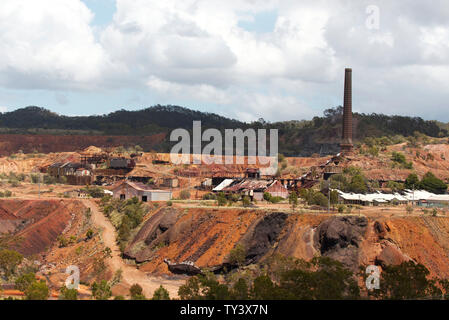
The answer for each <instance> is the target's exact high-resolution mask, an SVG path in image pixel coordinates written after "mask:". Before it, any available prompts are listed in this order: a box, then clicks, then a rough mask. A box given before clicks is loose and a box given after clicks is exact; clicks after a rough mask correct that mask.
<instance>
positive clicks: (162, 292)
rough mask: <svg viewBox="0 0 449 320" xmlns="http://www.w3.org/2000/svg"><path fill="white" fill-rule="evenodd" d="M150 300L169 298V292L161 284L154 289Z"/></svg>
mask: <svg viewBox="0 0 449 320" xmlns="http://www.w3.org/2000/svg"><path fill="white" fill-rule="evenodd" d="M152 300H170V294H169V293H168V290H167V289H165V288H164V287H163V286H162V285H161V286H160V287H159V288H158V289H156V290H155V291H154V294H153V298H152Z"/></svg>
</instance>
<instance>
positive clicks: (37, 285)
mask: <svg viewBox="0 0 449 320" xmlns="http://www.w3.org/2000/svg"><path fill="white" fill-rule="evenodd" d="M49 294H50V290H49V289H48V287H47V284H46V283H45V281H44V280H41V281H39V282H38V281H34V282H32V283H31V284H30V285H29V286H28V288H27V289H26V290H25V297H26V299H27V300H47V299H48V296H49Z"/></svg>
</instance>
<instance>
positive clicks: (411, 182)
mask: <svg viewBox="0 0 449 320" xmlns="http://www.w3.org/2000/svg"><path fill="white" fill-rule="evenodd" d="M405 188H407V189H411V190H413V189H416V188H419V178H418V175H417V174H416V173H411V174H409V175H408V177H407V179H405Z"/></svg>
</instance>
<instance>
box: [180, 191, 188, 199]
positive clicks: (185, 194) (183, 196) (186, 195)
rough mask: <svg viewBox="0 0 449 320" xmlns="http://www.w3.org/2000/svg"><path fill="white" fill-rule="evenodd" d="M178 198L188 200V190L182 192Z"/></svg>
mask: <svg viewBox="0 0 449 320" xmlns="http://www.w3.org/2000/svg"><path fill="white" fill-rule="evenodd" d="M179 197H180V198H181V200H187V199H190V191H189V190H182V191H181V193H180V194H179Z"/></svg>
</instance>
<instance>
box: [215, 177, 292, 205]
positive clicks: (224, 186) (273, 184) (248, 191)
mask: <svg viewBox="0 0 449 320" xmlns="http://www.w3.org/2000/svg"><path fill="white" fill-rule="evenodd" d="M212 191H213V192H224V193H225V194H242V195H246V196H249V197H250V198H251V200H254V199H255V200H257V201H260V200H263V195H264V193H265V192H268V193H269V194H270V195H271V196H274V197H281V198H284V199H287V198H288V196H289V192H288V190H287V188H286V187H285V186H283V185H282V183H280V182H279V181H278V180H260V179H248V178H246V179H225V180H223V182H222V183H220V184H219V185H218V186H217V187H215V188H214V189H212Z"/></svg>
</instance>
